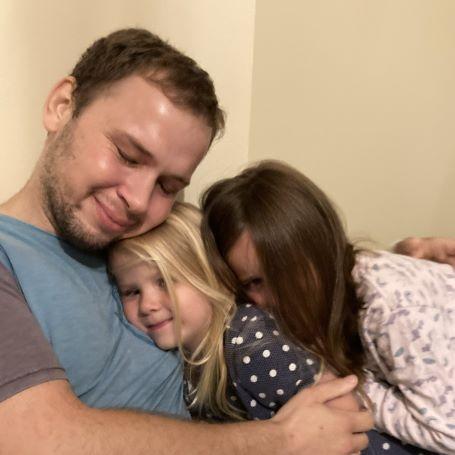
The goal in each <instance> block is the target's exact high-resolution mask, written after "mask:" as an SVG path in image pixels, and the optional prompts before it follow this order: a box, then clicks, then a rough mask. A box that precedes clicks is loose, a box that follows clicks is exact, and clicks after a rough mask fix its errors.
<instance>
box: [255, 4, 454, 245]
mask: <svg viewBox="0 0 455 455" xmlns="http://www.w3.org/2000/svg"><path fill="white" fill-rule="evenodd" d="M454 22H455V2H453V1H452V0H446V1H444V0H438V1H426V0H423V1H421V0H381V1H378V0H343V1H341V0H340V1H338V0H331V1H328V0H320V1H314V0H286V1H282V2H276V1H274V0H261V1H259V2H257V7H256V32H255V53H254V71H253V101H252V115H251V140H250V155H249V158H250V159H251V160H257V159H261V158H278V159H283V160H285V161H288V162H290V163H292V164H293V165H295V166H297V167H298V168H299V169H300V170H302V171H304V172H305V173H307V174H308V175H309V176H310V177H311V178H313V179H314V180H315V181H316V182H317V183H318V184H319V185H320V186H322V187H323V188H324V189H325V190H326V191H327V192H328V193H329V194H330V195H331V196H332V198H333V199H334V200H335V201H336V203H337V204H338V206H339V207H340V209H341V211H342V212H343V213H344V215H345V218H346V219H347V220H348V225H349V230H350V232H351V233H352V234H353V235H355V236H358V235H364V236H370V237H371V238H373V239H376V240H378V241H380V242H382V243H389V242H392V241H394V240H396V239H398V238H401V237H403V236H405V235H409V234H418V235H424V234H446V235H452V236H453V235H455V210H454V208H453V205H452V203H453V197H454V195H455V153H454V152H455V133H454V122H455V52H454V51H455V28H454V26H453V24H454Z"/></svg>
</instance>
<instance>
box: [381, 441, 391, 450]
mask: <svg viewBox="0 0 455 455" xmlns="http://www.w3.org/2000/svg"><path fill="white" fill-rule="evenodd" d="M382 448H383V449H384V450H389V449H390V444H389V443H388V442H384V444H382Z"/></svg>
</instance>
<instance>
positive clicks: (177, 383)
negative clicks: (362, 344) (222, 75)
mask: <svg viewBox="0 0 455 455" xmlns="http://www.w3.org/2000/svg"><path fill="white" fill-rule="evenodd" d="M43 119H44V126H45V128H46V130H47V138H46V141H45V145H44V149H43V153H42V155H41V157H40V159H39V161H38V163H37V165H36V168H35V170H34V172H33V174H32V176H31V178H30V180H29V181H28V182H27V184H26V185H25V187H24V188H23V189H21V190H20V191H19V192H18V193H17V194H16V195H15V196H13V197H12V198H11V199H10V200H8V201H6V202H5V203H4V204H3V205H2V206H0V213H1V215H0V400H1V402H0V422H1V423H3V425H2V431H1V432H0V453H2V454H3V453H5V454H13V453H14V454H15V455H16V454H19V455H22V454H29V453H30V454H32V453H33V454H54V453H59V454H62V453H63V454H81V453H89V454H94V455H96V454H104V453H109V454H113V453H114V454H115V453H119V454H122V453H129V454H142V453H147V454H162V453H169V452H170V453H201V454H204V453H213V452H214V451H217V452H218V453H220V454H223V453H226V454H233V453H239V454H243V453H248V452H251V451H253V452H256V453H264V454H267V453H270V454H272V453H284V454H287V453H289V454H290V453H299V454H302V453H325V454H332V453H333V454H338V453H339V454H342V453H343V454H344V453H352V452H355V451H358V450H359V449H360V448H361V447H364V446H365V444H366V436H365V435H364V434H363V432H365V431H366V430H367V429H369V427H370V426H371V418H370V416H369V415H368V414H367V413H361V412H342V411H333V410H330V409H329V408H327V407H326V406H325V405H323V404H322V403H323V402H325V401H327V400H330V399H332V398H335V397H336V396H339V395H343V394H345V393H347V392H349V391H350V390H352V388H353V387H354V386H355V381H353V380H352V378H350V379H349V378H347V379H345V380H338V381H334V382H332V383H327V384H325V385H322V386H320V387H315V388H314V389H312V390H308V391H306V392H304V393H302V394H300V395H299V396H298V397H296V399H294V400H293V401H292V402H290V403H289V404H288V405H287V406H285V407H284V408H283V409H282V410H281V411H280V412H279V413H278V414H277V415H276V417H275V418H274V419H271V420H270V421H268V422H262V423H258V422H250V423H243V424H238V425H229V426H216V425H205V424H194V423H189V422H185V421H178V420H174V419H171V418H167V417H163V416H157V415H151V414H146V413H144V412H140V410H142V411H152V410H153V411H158V412H161V413H163V412H164V413H167V414H174V415H182V416H185V415H186V411H185V409H184V404H183V401H182V380H181V371H180V364H179V362H178V359H177V358H176V357H175V356H174V354H173V353H169V352H162V351H159V350H158V349H156V347H155V346H154V345H153V343H152V342H151V341H150V340H149V339H148V338H147V337H145V336H144V335H143V334H142V333H139V332H138V331H136V330H135V329H134V328H133V327H132V326H130V325H129V324H128V323H127V321H126V320H125V318H124V316H123V313H122V311H121V309H120V305H119V299H118V295H117V294H116V291H115V290H114V288H113V287H112V286H111V283H110V282H109V279H108V274H107V273H106V268H105V261H104V257H103V253H102V250H103V249H104V248H105V247H106V246H107V245H109V243H111V242H112V241H114V240H116V239H118V238H123V237H129V236H133V235H136V234H139V233H142V232H144V231H146V230H149V229H151V228H152V227H154V226H156V225H158V224H159V223H161V222H162V221H163V220H164V219H165V218H166V216H167V215H168V213H169V211H170V209H171V207H172V204H173V202H174V199H175V196H176V194H177V193H178V192H179V191H180V190H181V189H182V188H184V187H185V186H186V185H187V184H188V183H189V181H190V178H191V175H192V173H193V171H194V170H195V168H196V166H197V165H198V164H199V162H200V161H201V160H202V158H203V157H204V155H205V153H206V152H207V150H208V148H209V146H210V144H211V142H212V140H213V138H214V137H215V136H216V135H217V133H218V132H219V131H220V130H222V128H223V115H222V111H221V110H220V108H219V107H218V101H217V98H216V96H215V92H214V89H213V84H212V82H211V80H210V78H209V76H208V75H207V73H205V72H204V71H203V70H201V69H200V68H199V67H198V66H197V65H196V63H195V62H194V61H193V60H191V59H189V58H188V57H186V56H184V55H183V54H181V53H180V52H178V51H177V50H175V49H174V48H172V47H171V46H170V45H168V44H167V43H164V42H163V41H162V40H160V39H159V38H158V37H157V36H155V35H152V34H151V33H149V32H147V31H145V30H137V29H128V30H120V31H118V32H115V33H113V34H111V35H109V36H107V37H106V38H102V39H100V40H98V41H96V42H95V43H94V44H93V45H92V46H91V47H90V48H89V49H88V50H87V51H86V53H85V54H84V55H83V56H82V58H81V60H80V61H79V63H78V64H77V65H76V67H75V68H74V70H73V72H72V74H71V76H69V77H66V78H64V79H63V80H62V81H60V82H59V83H58V84H57V85H56V86H55V87H54V88H53V90H52V91H51V93H50V95H49V97H48V99H47V101H46V104H45V110H44V117H43ZM24 297H25V299H24ZM25 302H26V303H25ZM30 310H31V311H30ZM99 408H103V409H99ZM106 408H111V409H106ZM112 408H129V409H135V411H126V410H119V409H117V410H113V409H112ZM6 423H7V431H6V429H5V428H6Z"/></svg>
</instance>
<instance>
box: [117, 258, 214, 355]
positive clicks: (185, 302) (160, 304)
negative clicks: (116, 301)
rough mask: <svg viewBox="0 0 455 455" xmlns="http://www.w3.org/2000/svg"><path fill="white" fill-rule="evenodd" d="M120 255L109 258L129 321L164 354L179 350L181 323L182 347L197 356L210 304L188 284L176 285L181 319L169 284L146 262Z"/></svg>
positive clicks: (156, 269)
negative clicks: (196, 351)
mask: <svg viewBox="0 0 455 455" xmlns="http://www.w3.org/2000/svg"><path fill="white" fill-rule="evenodd" d="M132 260H133V261H134V258H131V256H129V255H126V254H121V253H119V252H116V253H113V254H111V255H110V260H109V262H110V269H111V270H112V271H113V274H114V276H115V279H116V281H117V285H118V287H119V291H120V296H121V299H122V304H123V311H124V312H125V316H126V318H127V319H128V321H129V322H130V323H131V324H133V325H134V326H135V327H136V328H137V329H139V330H141V331H142V332H145V333H147V335H149V336H150V338H151V339H152V340H153V341H154V342H155V344H156V345H157V346H158V347H159V348H160V349H164V350H168V349H174V348H177V347H178V346H179V336H178V329H177V324H176V319H177V317H178V318H179V320H180V339H181V343H182V347H183V348H184V349H185V350H186V351H188V352H194V351H195V349H196V348H197V346H198V345H199V343H200V342H201V340H202V338H203V336H204V334H205V333H206V331H207V328H208V326H209V324H210V319H211V314H212V308H211V305H210V302H209V300H208V299H207V297H205V296H204V295H203V294H202V293H200V292H199V291H198V290H197V289H195V288H194V287H193V286H191V285H189V284H188V283H185V282H179V281H177V282H175V283H174V284H173V288H174V293H175V298H176V300H177V302H178V303H177V304H178V316H176V311H175V310H176V309H175V305H174V303H173V302H172V300H171V297H170V295H169V292H168V290H167V288H166V283H165V281H164V278H163V276H162V275H161V273H160V271H159V269H158V268H157V267H156V266H154V265H152V264H148V263H147V262H144V261H139V260H136V261H134V262H132V263H131V261H132Z"/></svg>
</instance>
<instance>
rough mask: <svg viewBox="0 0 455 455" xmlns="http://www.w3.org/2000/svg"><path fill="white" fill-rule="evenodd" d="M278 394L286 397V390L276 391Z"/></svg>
mask: <svg viewBox="0 0 455 455" xmlns="http://www.w3.org/2000/svg"><path fill="white" fill-rule="evenodd" d="M276 394H277V395H284V390H283V389H278V390H277V391H276Z"/></svg>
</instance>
